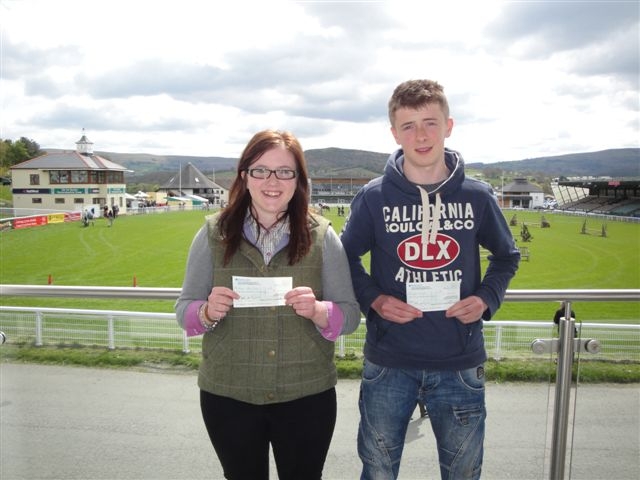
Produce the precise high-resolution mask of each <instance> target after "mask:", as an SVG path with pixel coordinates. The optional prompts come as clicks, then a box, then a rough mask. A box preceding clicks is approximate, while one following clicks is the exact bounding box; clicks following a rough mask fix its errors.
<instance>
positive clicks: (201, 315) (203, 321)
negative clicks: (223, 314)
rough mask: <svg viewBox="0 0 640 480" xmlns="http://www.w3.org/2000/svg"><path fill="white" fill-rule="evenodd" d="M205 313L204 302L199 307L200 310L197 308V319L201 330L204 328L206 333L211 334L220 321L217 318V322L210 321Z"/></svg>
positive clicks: (205, 306)
mask: <svg viewBox="0 0 640 480" xmlns="http://www.w3.org/2000/svg"><path fill="white" fill-rule="evenodd" d="M207 313H208V312H207V303H206V302H205V303H203V304H202V305H200V308H198V319H199V320H200V325H202V328H204V329H205V330H206V331H207V332H211V331H212V330H213V329H214V328H216V327H217V326H218V324H219V323H220V320H221V319H220V318H218V319H217V320H211V319H210V318H209V315H208V314H207Z"/></svg>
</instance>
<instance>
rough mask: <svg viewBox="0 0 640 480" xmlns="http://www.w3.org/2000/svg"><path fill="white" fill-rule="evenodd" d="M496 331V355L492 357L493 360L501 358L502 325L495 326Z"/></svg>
mask: <svg viewBox="0 0 640 480" xmlns="http://www.w3.org/2000/svg"><path fill="white" fill-rule="evenodd" d="M495 331H496V353H495V354H494V355H493V358H494V360H500V359H501V358H502V325H497V326H496V328H495Z"/></svg>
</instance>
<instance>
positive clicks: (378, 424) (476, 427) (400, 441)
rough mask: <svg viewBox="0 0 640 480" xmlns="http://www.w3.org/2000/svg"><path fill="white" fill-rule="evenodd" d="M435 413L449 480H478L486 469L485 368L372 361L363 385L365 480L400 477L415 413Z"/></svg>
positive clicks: (444, 471)
mask: <svg viewBox="0 0 640 480" xmlns="http://www.w3.org/2000/svg"><path fill="white" fill-rule="evenodd" d="M418 401H423V402H424V403H425V405H426V406H427V411H428V412H429V419H430V421H431V428H432V429H433V433H434V434H435V438H436V444H437V447H438V459H439V462H440V475H441V478H442V479H443V480H463V479H464V480H477V479H479V478H480V471H481V469H482V455H483V443H484V425H485V418H486V410H485V403H484V367H483V365H479V366H477V367H474V368H469V369H467V370H460V371H429V370H405V369H396V368H386V367H380V366H378V365H375V364H373V363H371V362H369V361H367V360H365V362H364V368H363V371H362V383H361V385H360V401H359V405H360V428H359V430H358V454H359V455H360V460H362V475H361V477H360V479H361V480H391V479H396V478H398V472H399V470H400V459H401V457H402V450H403V448H404V440H405V435H406V433H407V427H408V425H409V420H410V419H411V414H412V413H413V411H414V410H415V408H416V404H417V402H418Z"/></svg>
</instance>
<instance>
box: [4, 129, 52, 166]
mask: <svg viewBox="0 0 640 480" xmlns="http://www.w3.org/2000/svg"><path fill="white" fill-rule="evenodd" d="M42 154H44V152H43V151H42V150H40V145H38V143H37V142H35V141H34V140H31V139H30V138H27V137H20V139H19V140H15V141H12V140H8V139H4V140H3V139H0V170H1V171H2V173H4V172H6V171H7V170H9V168H11V167H12V166H13V165H16V164H17V163H20V162H24V161H25V160H29V159H31V158H34V157H38V156H40V155H42Z"/></svg>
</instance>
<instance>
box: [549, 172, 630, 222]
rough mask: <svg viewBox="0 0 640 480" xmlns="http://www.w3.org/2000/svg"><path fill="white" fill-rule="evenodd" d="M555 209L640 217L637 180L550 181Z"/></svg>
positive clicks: (582, 179) (581, 179)
mask: <svg viewBox="0 0 640 480" xmlns="http://www.w3.org/2000/svg"><path fill="white" fill-rule="evenodd" d="M551 189H552V191H553V194H554V196H555V198H556V201H557V202H558V206H557V208H558V209H561V210H565V211H569V212H576V213H584V214H602V215H614V216H621V217H637V218H640V180H638V179H611V178H574V179H568V180H562V181H558V182H554V183H552V184H551Z"/></svg>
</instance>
